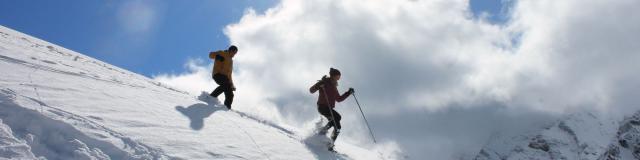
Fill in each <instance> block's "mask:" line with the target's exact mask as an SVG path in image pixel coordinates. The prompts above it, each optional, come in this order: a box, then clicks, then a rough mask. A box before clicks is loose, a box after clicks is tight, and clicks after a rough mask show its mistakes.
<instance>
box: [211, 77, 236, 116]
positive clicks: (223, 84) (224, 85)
mask: <svg viewBox="0 0 640 160" xmlns="http://www.w3.org/2000/svg"><path fill="white" fill-rule="evenodd" d="M213 80H214V81H216V83H217V84H218V85H219V86H218V88H216V89H215V90H213V92H211V96H214V97H218V96H219V95H220V94H222V92H224V97H225V99H224V105H225V106H227V108H229V109H231V103H233V90H232V88H231V87H233V86H231V82H229V78H227V76H225V75H222V74H214V75H213Z"/></svg>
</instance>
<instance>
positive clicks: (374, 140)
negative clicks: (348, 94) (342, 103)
mask: <svg viewBox="0 0 640 160" xmlns="http://www.w3.org/2000/svg"><path fill="white" fill-rule="evenodd" d="M352 95H353V99H355V100H356V104H358V109H360V113H361V114H362V118H363V119H364V123H366V124H367V129H369V134H371V138H373V143H377V142H376V137H375V136H373V131H371V127H370V126H369V122H368V121H367V117H365V116H364V112H362V107H360V102H358V98H356V93H352Z"/></svg>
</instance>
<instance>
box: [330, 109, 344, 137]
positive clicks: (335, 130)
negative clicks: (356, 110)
mask: <svg viewBox="0 0 640 160" xmlns="http://www.w3.org/2000/svg"><path fill="white" fill-rule="evenodd" d="M331 112H333V116H334V117H335V125H336V127H335V128H333V134H331V140H333V141H334V142H335V141H336V139H338V134H340V129H341V128H342V126H341V125H340V119H342V116H340V114H339V113H338V112H336V110H333V109H331Z"/></svg>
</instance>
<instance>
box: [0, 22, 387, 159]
mask: <svg viewBox="0 0 640 160" xmlns="http://www.w3.org/2000/svg"><path fill="white" fill-rule="evenodd" d="M0 73H1V76H0V122H1V123H0V159H2V158H17V159H33V158H35V157H40V158H46V159H251V160H253V159H271V160H275V159H367V160H370V159H382V158H383V157H381V156H380V154H379V152H376V151H371V150H369V149H364V148H360V147H357V146H354V145H350V144H346V143H338V144H336V150H338V151H339V153H340V154H333V153H331V152H328V151H326V148H324V147H323V146H322V145H321V144H320V143H319V142H316V141H319V140H320V139H323V138H319V137H309V136H307V135H306V133H309V131H308V130H310V129H296V128H291V127H287V126H282V125H277V124H274V123H271V122H270V121H269V120H262V119H260V118H257V116H253V115H250V114H247V113H243V112H242V111H228V110H226V109H223V108H224V107H223V106H221V105H220V103H219V101H218V100H215V99H211V98H209V97H208V96H207V95H206V93H203V94H202V95H199V96H198V95H189V94H188V93H186V92H182V91H179V90H176V89H173V88H171V87H167V86H164V85H162V84H160V83H157V82H154V81H152V80H150V79H148V78H146V77H144V76H140V75H137V74H134V73H131V72H129V71H126V70H124V69H121V68H118V67H115V66H112V65H109V64H106V63H104V62H101V61H99V60H96V59H93V58H91V57H87V56H85V55H82V54H80V53H76V52H74V51H71V50H68V49H65V48H62V47H59V46H56V45H54V44H51V43H48V42H45V41H42V40H39V39H37V38H33V37H30V36H28V35H25V34H22V33H19V32H17V31H14V30H11V29H8V28H5V27H1V26H0ZM255 107H259V106H255Z"/></svg>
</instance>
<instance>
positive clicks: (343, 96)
mask: <svg viewBox="0 0 640 160" xmlns="http://www.w3.org/2000/svg"><path fill="white" fill-rule="evenodd" d="M336 90H337V89H336ZM353 92H355V91H354V90H353V88H349V90H348V91H347V92H344V94H342V95H341V96H337V97H336V101H338V102H342V101H344V100H345V99H347V98H349V96H350V95H351V94H352V93H353Z"/></svg>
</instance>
